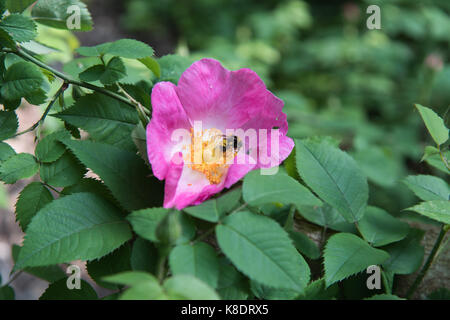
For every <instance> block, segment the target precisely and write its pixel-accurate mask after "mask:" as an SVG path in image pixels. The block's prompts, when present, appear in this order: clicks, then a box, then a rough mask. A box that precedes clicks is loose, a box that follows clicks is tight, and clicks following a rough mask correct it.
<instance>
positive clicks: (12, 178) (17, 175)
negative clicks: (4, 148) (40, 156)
mask: <svg viewBox="0 0 450 320" xmlns="http://www.w3.org/2000/svg"><path fill="white" fill-rule="evenodd" d="M38 169H39V164H38V163H37V162H36V159H35V158H34V157H33V156H32V155H31V154H29V153H18V154H16V155H13V156H11V157H9V158H8V159H6V160H5V161H4V162H2V164H1V165H0V180H2V181H3V182H5V183H7V184H12V183H15V182H16V181H18V180H20V179H25V178H29V177H31V176H33V175H34V174H35V173H36V172H37V171H38Z"/></svg>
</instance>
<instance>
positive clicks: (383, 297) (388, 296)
mask: <svg viewBox="0 0 450 320" xmlns="http://www.w3.org/2000/svg"><path fill="white" fill-rule="evenodd" d="M364 300H406V299H404V298H400V297H398V296H396V295H394V294H385V293H382V294H376V295H374V296H371V297H370V298H365V299H364Z"/></svg>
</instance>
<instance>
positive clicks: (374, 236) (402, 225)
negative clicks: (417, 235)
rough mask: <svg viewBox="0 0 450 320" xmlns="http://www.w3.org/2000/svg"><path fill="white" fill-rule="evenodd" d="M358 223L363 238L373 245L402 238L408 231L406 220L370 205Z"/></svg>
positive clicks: (380, 244)
mask: <svg viewBox="0 0 450 320" xmlns="http://www.w3.org/2000/svg"><path fill="white" fill-rule="evenodd" d="M358 225H359V230H360V231H361V233H362V235H363V237H364V239H365V240H366V241H367V242H369V243H370V244H371V245H372V246H375V247H379V246H384V245H386V244H389V243H392V242H396V241H399V240H402V239H403V238H405V237H406V235H407V234H408V232H409V225H408V224H407V223H406V222H403V221H400V220H398V219H396V218H394V217H393V216H391V215H390V214H389V213H387V212H386V211H384V210H382V209H380V208H376V207H371V206H369V207H367V209H366V213H365V214H364V217H363V218H362V219H361V220H360V221H359V222H358Z"/></svg>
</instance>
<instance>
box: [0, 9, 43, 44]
mask: <svg viewBox="0 0 450 320" xmlns="http://www.w3.org/2000/svg"><path fill="white" fill-rule="evenodd" d="M0 29H3V30H4V31H6V32H8V33H9V34H10V35H11V37H12V38H13V40H14V41H17V42H27V41H30V40H33V39H34V37H36V35H37V33H36V24H35V23H34V22H33V20H31V19H30V18H28V17H25V16H23V15H21V14H16V13H13V14H10V15H9V16H6V17H5V18H4V19H3V20H1V21H0Z"/></svg>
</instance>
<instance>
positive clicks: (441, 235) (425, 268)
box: [406, 225, 449, 299]
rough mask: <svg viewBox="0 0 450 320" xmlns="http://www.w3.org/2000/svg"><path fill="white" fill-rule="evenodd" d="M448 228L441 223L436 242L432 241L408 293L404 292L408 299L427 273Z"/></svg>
mask: <svg viewBox="0 0 450 320" xmlns="http://www.w3.org/2000/svg"><path fill="white" fill-rule="evenodd" d="M448 229H449V226H448V225H442V227H441V231H440V232H439V235H438V237H437V239H436V242H435V243H434V246H433V249H431V252H430V255H429V256H428V258H427V261H426V262H425V264H424V265H423V267H422V269H421V270H420V272H419V274H418V275H417V278H416V280H414V283H413V284H412V285H411V287H410V288H409V290H408V293H407V294H406V298H407V299H410V298H411V297H412V296H413V294H414V292H415V291H416V289H417V287H418V286H419V285H420V283H421V282H422V280H423V278H425V275H426V274H427V271H428V269H429V268H430V266H431V264H432V263H433V261H434V258H435V257H436V253H437V252H438V250H439V247H440V246H441V243H442V240H444V238H445V234H446V233H447V231H448Z"/></svg>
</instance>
